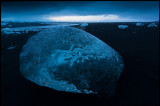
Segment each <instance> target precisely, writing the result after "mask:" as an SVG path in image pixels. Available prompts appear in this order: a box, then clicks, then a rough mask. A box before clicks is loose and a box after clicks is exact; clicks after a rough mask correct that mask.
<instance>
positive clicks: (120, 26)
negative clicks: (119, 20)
mask: <svg viewBox="0 0 160 106" xmlns="http://www.w3.org/2000/svg"><path fill="white" fill-rule="evenodd" d="M127 27H128V25H118V28H120V29H125V28H127Z"/></svg>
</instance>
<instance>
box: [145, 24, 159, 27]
mask: <svg viewBox="0 0 160 106" xmlns="http://www.w3.org/2000/svg"><path fill="white" fill-rule="evenodd" d="M147 27H157V25H156V23H151V24H149V25H148V26H147Z"/></svg>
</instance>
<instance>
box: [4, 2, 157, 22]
mask: <svg viewBox="0 0 160 106" xmlns="http://www.w3.org/2000/svg"><path fill="white" fill-rule="evenodd" d="M76 16H77V17H80V16H81V19H83V21H84V19H85V17H89V16H92V19H91V20H89V21H93V22H94V19H95V17H102V16H104V17H106V19H104V18H102V20H101V19H100V20H98V21H99V22H114V21H116V22H118V21H123V22H125V21H127V22H128V21H129V22H133V21H144V22H145V21H158V20H159V2H158V1H17V2H9V1H5V2H2V3H1V19H2V21H3V20H4V21H5V20H6V21H56V20H54V19H55V18H56V19H58V18H59V19H58V20H57V21H63V18H62V17H65V18H67V17H68V18H67V19H69V20H68V21H72V20H73V19H72V18H71V17H76ZM108 16H114V17H113V18H114V19H113V20H112V19H110V18H108ZM115 17H117V18H115ZM60 18H61V19H60ZM65 20H66V19H65ZM79 20H80V18H79V19H77V21H79ZM73 21H74V20H73ZM86 21H88V20H86ZM95 21H96V20H95ZM98 21H96V22H98Z"/></svg>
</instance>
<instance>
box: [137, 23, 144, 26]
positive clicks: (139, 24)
mask: <svg viewBox="0 0 160 106" xmlns="http://www.w3.org/2000/svg"><path fill="white" fill-rule="evenodd" d="M136 25H137V26H144V24H143V23H136Z"/></svg>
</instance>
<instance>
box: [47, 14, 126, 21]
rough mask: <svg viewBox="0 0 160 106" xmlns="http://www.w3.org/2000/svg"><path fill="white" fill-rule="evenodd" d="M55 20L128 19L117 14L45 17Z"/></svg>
mask: <svg viewBox="0 0 160 106" xmlns="http://www.w3.org/2000/svg"><path fill="white" fill-rule="evenodd" d="M47 19H49V20H51V21H57V22H113V21H116V22H117V21H122V20H123V21H125V20H126V21H128V20H129V19H123V18H122V19H121V18H120V17H119V16H118V15H112V14H111V15H86V16H79V15H77V16H53V17H49V18H47Z"/></svg>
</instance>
